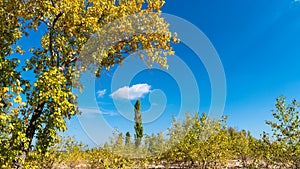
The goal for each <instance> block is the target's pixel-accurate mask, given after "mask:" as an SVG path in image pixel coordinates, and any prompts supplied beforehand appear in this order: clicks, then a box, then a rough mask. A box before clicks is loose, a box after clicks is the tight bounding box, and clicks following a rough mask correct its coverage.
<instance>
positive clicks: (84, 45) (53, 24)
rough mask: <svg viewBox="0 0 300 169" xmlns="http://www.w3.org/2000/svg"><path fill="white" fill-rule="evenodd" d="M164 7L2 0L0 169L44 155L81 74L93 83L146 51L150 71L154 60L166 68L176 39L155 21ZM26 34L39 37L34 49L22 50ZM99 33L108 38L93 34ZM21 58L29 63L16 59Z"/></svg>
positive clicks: (71, 106) (135, 2)
mask: <svg viewBox="0 0 300 169" xmlns="http://www.w3.org/2000/svg"><path fill="white" fill-rule="evenodd" d="M163 4H164V1H163V0H147V1H145V0H119V1H115V0H85V1H84V0H45V1H36V0H26V1H25V0H9V1H8V0H2V1H1V2H0V7H1V10H0V25H1V26H0V49H1V50H0V72H1V75H0V79H1V81H0V92H1V97H0V111H1V112H0V125H1V128H0V132H1V133H0V137H1V141H0V143H1V144H0V165H1V166H2V167H10V166H11V165H12V164H13V165H14V167H16V168H20V167H21V166H22V163H23V162H24V160H25V159H26V155H27V154H28V152H29V151H30V150H33V149H34V150H36V151H37V152H40V153H42V154H46V152H47V151H48V148H49V147H51V146H53V144H54V142H55V141H56V140H57V133H58V132H59V131H65V130H66V121H65V120H66V119H70V118H71V117H72V116H74V115H76V114H77V113H78V112H79V111H78V107H77V105H76V96H75V94H74V93H73V92H72V89H73V88H79V89H81V88H82V84H81V83H80V81H79V79H80V75H81V72H82V71H91V72H92V73H94V74H95V75H96V76H97V77H98V76H100V73H101V71H102V70H103V69H109V68H110V67H111V66H113V65H115V64H119V63H121V62H122V61H123V60H124V58H125V56H127V55H128V54H129V53H132V52H134V51H138V50H145V51H146V54H147V57H142V58H144V59H145V60H146V62H147V63H148V65H149V66H151V65H152V64H153V63H154V62H157V63H158V64H160V65H161V66H162V67H167V64H166V57H165V55H167V54H173V53H174V52H173V49H172V47H171V43H176V42H178V39H177V38H176V34H173V35H172V34H171V33H170V32H169V29H168V24H167V23H166V22H165V21H164V20H163V19H162V18H161V17H160V9H161V7H162V6H163ZM127 16H128V17H127ZM134 19H136V20H134ZM116 20H119V21H117V22H114V21H116ZM132 20H134V21H132ZM130 21H131V22H130ZM116 25H117V26H119V27H118V29H117V28H116ZM131 28H136V29H131ZM145 30H146V31H145ZM33 31H38V32H40V33H41V34H43V36H42V37H41V39H39V40H38V41H40V42H41V45H38V46H32V47H31V48H30V49H29V50H28V51H24V50H23V49H22V46H21V45H22V44H20V41H19V40H20V39H22V38H25V37H28V38H32V40H33V41H34V40H36V37H32V36H30V35H31V33H32V32H33ZM103 32H104V33H106V35H107V36H100V35H103ZM120 35H122V36H121V38H122V39H120ZM101 38H102V39H101ZM103 38H104V40H103ZM91 39H92V40H91ZM105 39H108V41H107V40H106V41H105ZM109 40H110V41H109ZM105 44H109V45H105ZM21 55H25V56H26V58H28V59H27V60H26V61H23V60H24V59H21V60H20V58H21ZM23 58H24V57H23ZM24 72H28V73H29V74H32V75H33V76H25V75H24ZM28 73H27V75H28ZM32 77H34V78H32ZM34 139H35V140H36V142H35V144H33V140H34Z"/></svg>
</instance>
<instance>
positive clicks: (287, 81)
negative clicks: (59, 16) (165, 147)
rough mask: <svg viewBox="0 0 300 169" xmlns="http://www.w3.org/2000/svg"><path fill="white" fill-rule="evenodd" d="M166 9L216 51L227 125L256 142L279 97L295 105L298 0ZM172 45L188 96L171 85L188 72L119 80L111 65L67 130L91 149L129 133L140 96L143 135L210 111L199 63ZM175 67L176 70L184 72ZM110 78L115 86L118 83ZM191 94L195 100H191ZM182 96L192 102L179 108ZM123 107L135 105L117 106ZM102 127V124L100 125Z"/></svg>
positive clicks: (191, 1)
mask: <svg viewBox="0 0 300 169" xmlns="http://www.w3.org/2000/svg"><path fill="white" fill-rule="evenodd" d="M163 12H164V13H167V14H172V15H175V16H178V17H180V18H183V19H185V20H187V21H188V22H190V23H192V24H193V25H194V26H196V27H197V28H198V29H199V30H201V31H202V32H203V33H204V34H205V35H206V36H207V38H208V39H209V41H210V42H211V44H212V45H213V47H214V48H215V50H216V51H217V53H218V56H219V58H220V61H221V63H222V65H223V69H224V73H225V75H226V102H225V108H224V111H223V112H222V113H223V115H227V116H228V125H230V126H233V127H235V128H237V129H246V130H250V131H251V132H252V134H253V135H254V136H256V137H259V135H260V134H261V133H262V132H263V131H270V129H269V128H268V127H267V126H266V125H265V120H267V119H272V117H271V110H272V109H274V103H275V99H276V97H278V96H280V95H281V94H283V95H285V96H286V97H287V98H288V100H291V99H293V98H296V99H298V100H300V88H299V86H300V69H299V67H300V46H299V45H300V2H295V1H292V0H243V1H241V0H227V1H224V0H185V1H172V0H167V1H166V4H165V6H164V7H163ZM186 33H187V34H188V33H191V32H186ZM178 36H179V38H180V37H181V35H180V34H179V35H178ZM174 48H175V51H176V57H177V58H179V59H180V60H181V61H182V63H184V65H185V66H186V68H187V70H186V72H187V73H188V72H190V73H192V75H193V79H192V80H191V81H185V83H186V84H184V85H188V84H189V83H191V84H190V85H191V87H190V89H191V90H190V91H186V90H184V91H182V90H181V89H182V88H181V84H178V80H176V77H177V76H178V77H179V79H182V78H184V76H185V75H186V74H184V75H180V74H178V73H177V74H176V73H175V74H171V75H170V72H168V71H164V70H162V69H156V68H154V69H151V70H148V69H145V68H141V69H142V71H139V72H137V74H136V75H135V76H132V77H130V79H125V80H124V81H123V79H122V78H121V77H119V76H117V75H118V74H117V75H116V71H118V69H121V70H127V69H126V64H125V65H124V68H119V67H115V68H113V69H112V70H111V71H106V72H103V73H102V77H101V78H100V79H95V80H92V81H93V83H92V84H87V85H86V86H87V87H89V85H91V86H92V89H94V88H95V90H94V91H93V92H92V96H93V97H92V98H89V99H91V100H94V101H95V102H96V103H97V105H95V104H92V103H91V101H89V99H88V98H87V97H88V96H89V95H82V96H81V97H80V99H81V109H82V111H83V112H85V113H83V115H82V116H78V117H75V118H73V119H72V120H71V121H70V122H68V126H69V130H68V131H67V132H66V133H67V134H69V135H74V136H75V137H76V138H77V139H78V140H82V141H83V142H85V143H87V144H89V145H91V146H94V145H96V144H95V142H96V143H103V141H105V140H107V136H109V134H110V129H112V128H118V130H119V131H121V132H124V133H125V132H126V131H129V132H131V134H132V135H133V134H134V129H133V125H134V123H133V122H132V120H133V119H132V116H133V108H132V107H133V104H134V102H135V100H136V99H137V98H140V99H141V103H142V112H143V116H144V117H146V120H147V118H149V119H151V120H149V122H147V123H145V124H144V130H145V133H146V134H152V133H156V132H159V131H166V130H167V128H168V127H169V126H170V124H171V121H172V115H174V116H179V115H180V112H191V113H194V112H197V111H200V112H209V108H210V106H211V99H212V94H211V92H212V89H211V83H210V77H209V75H208V71H207V70H206V67H205V65H204V63H203V62H202V61H201V60H199V58H198V56H197V55H196V54H195V52H193V51H192V50H191V49H190V47H189V46H188V45H186V44H184V43H181V44H179V45H176V46H174ZM128 65H129V66H132V63H128ZM175 65H176V64H175ZM171 66H172V64H170V69H172V68H171ZM174 69H176V70H179V72H180V70H181V67H175V68H174ZM182 72H185V70H182ZM120 74H122V72H121V73H120ZM187 76H188V75H187ZM117 77H119V79H118V80H115V79H114V78H117ZM120 78H121V79H120ZM126 80H129V81H127V82H126ZM193 80H194V81H193ZM112 81H117V84H116V86H114V85H113V84H112ZM194 83H195V84H196V85H194ZM93 85H94V86H93ZM126 86H127V87H126ZM195 86H196V88H194V87H195ZM188 87H189V86H188ZM182 92H187V93H186V94H187V95H190V96H191V98H182V97H185V96H183V95H182ZM197 92H198V93H200V94H199V98H197V97H196V96H198V95H197ZM113 93H114V94H113ZM126 93H127V94H128V93H130V97H131V100H129V101H128V99H127V100H126V99H122V96H124V94H126ZM85 96H86V97H85ZM194 97H195V98H196V99H192V98H194ZM95 99H96V100H95ZM185 99H187V101H189V102H191V104H184V105H183V106H182V102H183V101H185ZM197 99H199V100H197ZM127 103H131V105H132V107H131V108H130V107H128V106H127V107H126V106H124V107H122V106H119V105H128V104H127ZM195 104H196V105H199V108H197V106H196V107H195ZM161 110H163V111H161ZM99 112H100V113H99ZM147 113H148V114H147ZM151 113H154V115H153V117H152V116H151ZM155 113H156V114H155ZM99 121H101V122H99ZM102 123H105V124H106V127H102ZM91 135H92V136H91ZM89 137H91V138H92V139H94V140H93V141H92V140H90V139H89Z"/></svg>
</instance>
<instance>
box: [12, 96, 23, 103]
mask: <svg viewBox="0 0 300 169" xmlns="http://www.w3.org/2000/svg"><path fill="white" fill-rule="evenodd" d="M14 102H16V103H21V102H22V98H21V96H17V97H16V98H15V99H14Z"/></svg>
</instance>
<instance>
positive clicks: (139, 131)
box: [134, 100, 144, 147]
mask: <svg viewBox="0 0 300 169" xmlns="http://www.w3.org/2000/svg"><path fill="white" fill-rule="evenodd" d="M134 121H135V125H134V129H135V136H136V138H135V146H136V147H139V146H140V144H141V141H142V138H143V132H144V131H143V130H144V129H143V124H142V114H141V103H140V100H137V101H136V103H135V105H134Z"/></svg>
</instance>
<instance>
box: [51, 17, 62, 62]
mask: <svg viewBox="0 0 300 169" xmlns="http://www.w3.org/2000/svg"><path fill="white" fill-rule="evenodd" d="M62 15H63V12H59V14H58V15H56V17H55V19H54V20H53V23H52V26H51V28H49V29H50V34H49V50H50V55H51V58H52V64H53V66H54V65H55V64H54V52H53V32H54V27H55V24H56V22H57V21H58V19H59V18H60V17H61V16H62Z"/></svg>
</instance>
